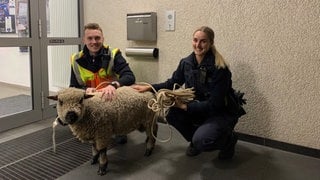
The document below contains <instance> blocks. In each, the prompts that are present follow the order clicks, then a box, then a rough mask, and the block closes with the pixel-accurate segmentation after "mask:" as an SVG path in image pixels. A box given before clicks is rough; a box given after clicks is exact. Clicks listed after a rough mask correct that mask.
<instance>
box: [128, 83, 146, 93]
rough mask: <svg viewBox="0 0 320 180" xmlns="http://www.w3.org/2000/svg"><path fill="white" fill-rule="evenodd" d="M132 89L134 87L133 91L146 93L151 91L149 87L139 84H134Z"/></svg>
mask: <svg viewBox="0 0 320 180" xmlns="http://www.w3.org/2000/svg"><path fill="white" fill-rule="evenodd" d="M130 87H132V88H133V89H135V90H137V91H138V92H146V91H150V90H151V87H150V86H148V85H138V84H134V85H131V86H130Z"/></svg>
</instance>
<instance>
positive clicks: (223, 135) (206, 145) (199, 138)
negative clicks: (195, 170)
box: [132, 26, 238, 160]
mask: <svg viewBox="0 0 320 180" xmlns="http://www.w3.org/2000/svg"><path fill="white" fill-rule="evenodd" d="M192 46H193V52H192V53H191V54H190V55H189V56H187V57H186V58H183V59H182V60H181V61H180V63H179V66H178V68H177V69H176V71H175V72H174V73H173V75H172V77H171V78H170V79H168V80H167V81H165V82H163V83H159V84H153V85H152V86H153V87H154V88H155V90H159V89H163V88H165V89H173V87H174V84H175V83H178V84H179V85H183V84H184V85H185V88H191V87H193V88H194V90H195V95H196V97H195V100H194V101H191V102H189V103H188V104H183V103H180V102H176V105H175V106H174V107H172V108H170V110H169V113H168V115H167V117H166V118H167V121H168V122H169V124H171V125H172V126H174V127H175V128H176V129H177V130H178V131H179V132H180V133H181V134H182V135H183V137H184V138H185V139H186V140H187V141H188V142H190V145H189V147H188V148H187V151H186V155H188V156H196V155H198V154H200V153H201V152H203V151H213V150H220V152H219V156H218V157H219V159H221V160H223V159H231V158H232V157H233V155H234V149H235V144H236V143H237V136H236V134H234V132H233V129H234V126H235V124H236V123H237V120H238V116H236V115H233V114H232V113H229V112H228V109H227V108H226V96H227V94H228V93H229V92H230V91H231V89H232V81H231V72H230V70H229V68H228V65H227V63H226V62H225V60H224V58H223V57H222V56H221V54H220V53H219V52H218V51H217V50H216V48H215V46H214V32H213V30H212V29H211V28H209V27H206V26H203V27H200V28H199V29H197V30H196V31H195V32H194V33H193V39H192ZM132 87H133V88H134V89H136V90H138V91H139V92H144V91H150V90H151V87H149V86H143V85H133V86H132Z"/></svg>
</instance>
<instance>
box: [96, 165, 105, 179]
mask: <svg viewBox="0 0 320 180" xmlns="http://www.w3.org/2000/svg"><path fill="white" fill-rule="evenodd" d="M105 174H107V165H102V166H99V170H98V175H100V176H103V175H105Z"/></svg>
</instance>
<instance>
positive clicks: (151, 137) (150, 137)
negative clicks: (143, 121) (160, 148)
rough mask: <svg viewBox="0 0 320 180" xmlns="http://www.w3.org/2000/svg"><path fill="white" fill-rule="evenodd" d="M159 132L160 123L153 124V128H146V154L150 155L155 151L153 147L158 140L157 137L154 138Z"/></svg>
mask: <svg viewBox="0 0 320 180" xmlns="http://www.w3.org/2000/svg"><path fill="white" fill-rule="evenodd" d="M151 130H152V132H151ZM157 133H158V124H157V123H154V124H153V128H151V126H150V127H148V128H147V130H146V134H147V139H146V141H147V148H146V152H145V153H144V156H150V155H151V154H152V151H153V148H154V146H155V142H156V139H155V138H154V136H155V137H156V136H157ZM152 134H153V135H152Z"/></svg>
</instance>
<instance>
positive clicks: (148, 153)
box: [144, 149, 152, 157]
mask: <svg viewBox="0 0 320 180" xmlns="http://www.w3.org/2000/svg"><path fill="white" fill-rule="evenodd" d="M151 154H152V149H147V150H146V152H145V153H144V156H146V157H148V156H150V155H151Z"/></svg>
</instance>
